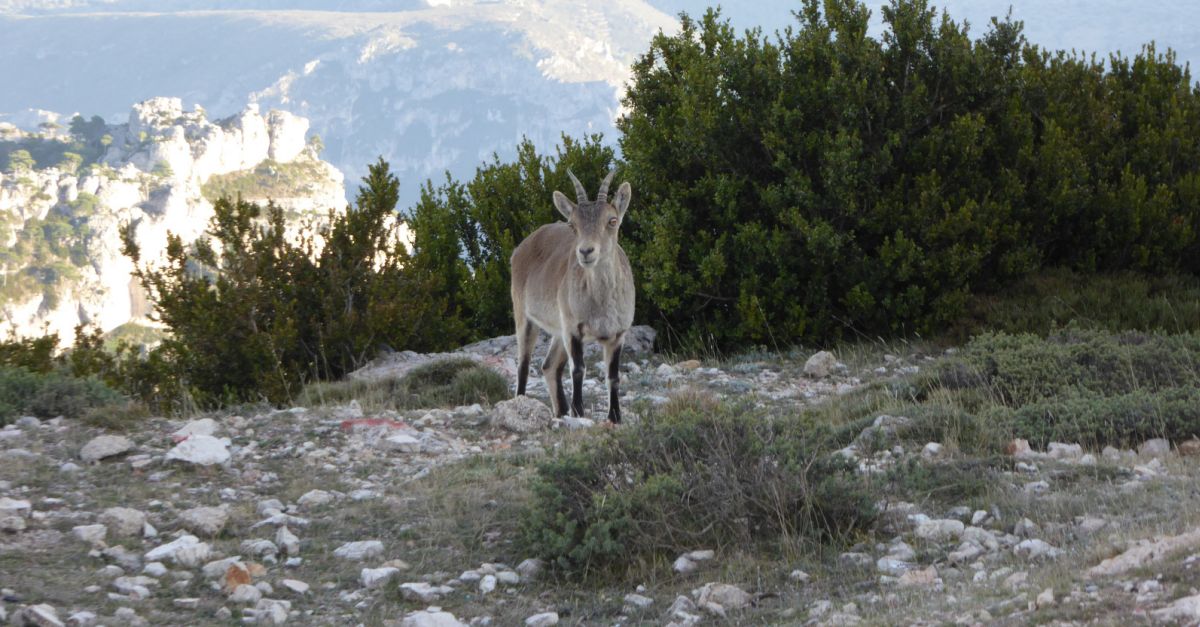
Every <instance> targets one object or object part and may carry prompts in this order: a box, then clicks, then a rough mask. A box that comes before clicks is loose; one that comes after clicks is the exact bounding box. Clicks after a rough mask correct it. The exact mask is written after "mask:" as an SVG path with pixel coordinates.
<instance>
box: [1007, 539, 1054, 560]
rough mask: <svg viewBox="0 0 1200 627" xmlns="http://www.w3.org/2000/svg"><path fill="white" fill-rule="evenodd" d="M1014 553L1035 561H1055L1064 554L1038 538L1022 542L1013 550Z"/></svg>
mask: <svg viewBox="0 0 1200 627" xmlns="http://www.w3.org/2000/svg"><path fill="white" fill-rule="evenodd" d="M1013 553H1015V554H1017V555H1018V556H1019V557H1023V558H1025V559H1027V560H1030V561H1033V560H1038V559H1042V558H1047V559H1054V558H1056V557H1058V556H1059V554H1060V553H1062V551H1061V550H1059V549H1057V548H1055V547H1053V546H1051V545H1050V544H1048V543H1047V542H1046V541H1045V540H1040V539H1038V538H1030V539H1028V540H1022V541H1021V542H1020V543H1019V544H1017V546H1016V547H1014V548H1013Z"/></svg>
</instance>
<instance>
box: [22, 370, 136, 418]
mask: <svg viewBox="0 0 1200 627" xmlns="http://www.w3.org/2000/svg"><path fill="white" fill-rule="evenodd" d="M122 398H123V397H122V396H121V395H120V394H119V393H118V392H116V391H114V390H112V389H111V388H109V387H108V386H106V385H105V384H104V383H102V382H100V381H98V380H95V379H82V378H76V377H72V376H69V375H66V374H61V373H58V372H50V373H37V372H30V371H29V370H26V369H24V368H13V367H7V366H0V424H7V423H8V422H9V421H11V420H12V419H13V418H16V417H18V416H20V415H23V414H29V415H33V416H37V417H38V418H53V417H55V416H67V417H69V418H76V417H80V416H82V415H83V414H84V413H85V412H86V411H88V410H89V409H91V408H94V407H101V406H104V405H109V404H113V403H117V402H120V401H121V400H122Z"/></svg>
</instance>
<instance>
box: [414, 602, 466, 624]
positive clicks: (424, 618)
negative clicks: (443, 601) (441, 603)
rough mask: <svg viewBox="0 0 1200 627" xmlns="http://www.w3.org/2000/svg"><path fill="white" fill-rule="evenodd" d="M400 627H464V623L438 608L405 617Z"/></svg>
mask: <svg viewBox="0 0 1200 627" xmlns="http://www.w3.org/2000/svg"><path fill="white" fill-rule="evenodd" d="M400 627H466V623H463V622H461V621H459V620H458V619H457V618H455V617H454V614H451V613H450V612H445V611H442V608H440V607H430V608H428V609H425V610H420V611H416V612H411V613H409V614H407V615H405V616H404V620H402V621H400Z"/></svg>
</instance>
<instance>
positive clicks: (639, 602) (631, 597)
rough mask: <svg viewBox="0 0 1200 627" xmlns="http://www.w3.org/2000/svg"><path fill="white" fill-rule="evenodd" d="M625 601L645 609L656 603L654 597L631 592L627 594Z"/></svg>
mask: <svg viewBox="0 0 1200 627" xmlns="http://www.w3.org/2000/svg"><path fill="white" fill-rule="evenodd" d="M625 603H627V604H629V605H631V606H633V607H636V608H638V609H640V610H644V609H646V608H648V607H650V606H651V605H653V604H654V599H651V598H650V597H647V596H643V595H640V594H637V593H633V592H631V593H629V594H627V595H625Z"/></svg>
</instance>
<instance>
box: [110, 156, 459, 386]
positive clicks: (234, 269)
mask: <svg viewBox="0 0 1200 627" xmlns="http://www.w3.org/2000/svg"><path fill="white" fill-rule="evenodd" d="M363 182H364V186H363V187H362V188H361V189H360V191H359V195H358V197H357V199H356V203H355V206H354V207H349V208H347V210H346V212H345V213H342V214H335V213H332V212H331V213H330V216H329V222H328V224H327V225H325V226H323V227H321V228H320V229H319V230H318V231H317V232H313V231H311V230H302V232H301V234H300V236H299V238H298V239H299V241H295V240H294V239H293V238H292V237H289V236H288V235H287V233H286V225H285V222H284V216H283V212H282V210H280V209H279V208H278V207H275V206H274V205H269V206H268V207H266V208H265V209H264V208H262V207H259V206H257V205H254V204H252V203H248V202H244V201H241V200H238V201H234V200H230V199H228V198H223V199H221V200H218V201H217V202H216V203H215V205H214V216H213V219H212V222H211V224H210V227H209V230H208V233H207V237H206V238H205V239H201V240H199V241H197V242H196V243H195V244H194V245H192V246H188V245H185V243H184V242H183V241H182V240H180V239H179V238H178V237H177V236H174V235H171V236H169V237H168V245H167V259H166V260H164V261H162V262H161V263H159V264H151V263H144V262H143V261H142V260H141V259H140V258H139V251H138V248H137V246H136V243H135V239H136V238H135V237H134V230H135V228H136V225H128V226H127V228H126V230H125V233H124V235H125V237H124V240H125V245H126V248H125V252H126V254H127V255H128V256H129V257H130V258H131V259H132V260H133V261H134V262H135V264H136V276H137V277H138V278H139V279H140V280H141V281H142V283H143V284H144V285H145V286H146V288H147V290H148V292H149V293H150V297H151V300H152V301H153V302H154V307H155V314H156V316H157V317H158V318H159V319H160V320H161V321H162V322H163V323H165V324H166V326H167V327H168V329H169V330H170V335H169V336H168V337H166V338H165V339H164V340H163V343H162V345H161V347H159V348H158V349H156V351H155V354H157V355H158V356H160V357H161V362H162V363H164V364H167V365H169V367H170V368H171V369H172V370H173V372H174V379H175V381H177V382H178V385H179V387H180V388H181V389H182V390H183V391H185V392H186V393H187V394H188V395H189V396H190V397H192V398H194V399H195V400H196V402H198V403H200V404H201V405H202V406H211V405H216V404H221V403H229V402H238V401H256V400H263V399H265V400H268V401H271V402H274V403H282V402H287V401H289V400H290V399H291V398H292V397H293V396H294V395H296V394H299V392H300V390H301V387H302V386H303V384H304V383H305V382H306V381H310V380H328V379H337V378H340V377H342V376H343V375H345V374H346V373H347V372H350V371H351V370H354V369H355V368H357V367H358V366H360V365H362V364H363V363H364V362H366V361H367V360H369V359H370V358H371V357H372V356H374V355H375V353H376V352H377V351H379V350H380V349H381V348H383V347H388V346H391V347H395V348H405V349H411V350H431V349H439V348H446V347H447V346H448V344H449V343H451V342H453V341H454V339H455V338H457V337H460V336H461V335H462V332H461V322H460V321H459V320H458V319H457V318H456V317H455V316H454V315H448V314H450V311H449V310H448V309H447V307H448V305H447V302H448V301H447V298H448V297H447V296H445V295H444V294H441V293H439V292H438V291H437V285H438V284H437V282H436V279H437V277H436V276H435V275H434V274H433V273H432V272H430V271H427V270H425V269H423V268H422V267H420V266H419V265H418V264H415V263H409V255H408V252H407V250H406V249H405V246H404V243H403V242H402V241H401V238H400V237H399V224H397V223H396V222H395V221H394V220H393V218H394V216H395V209H396V201H397V198H398V196H399V191H398V190H399V181H398V180H397V179H396V177H395V176H393V175H392V174H391V173H389V171H388V168H387V164H385V163H383V162H382V161H380V162H379V163H377V164H374V165H372V166H371V167H370V171H369V174H368V175H367V177H365V178H364V180H363ZM318 240H320V241H323V242H324V246H321V247H319V250H318V245H317V244H316V243H315V242H316V241H318ZM156 385H157V384H156Z"/></svg>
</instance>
